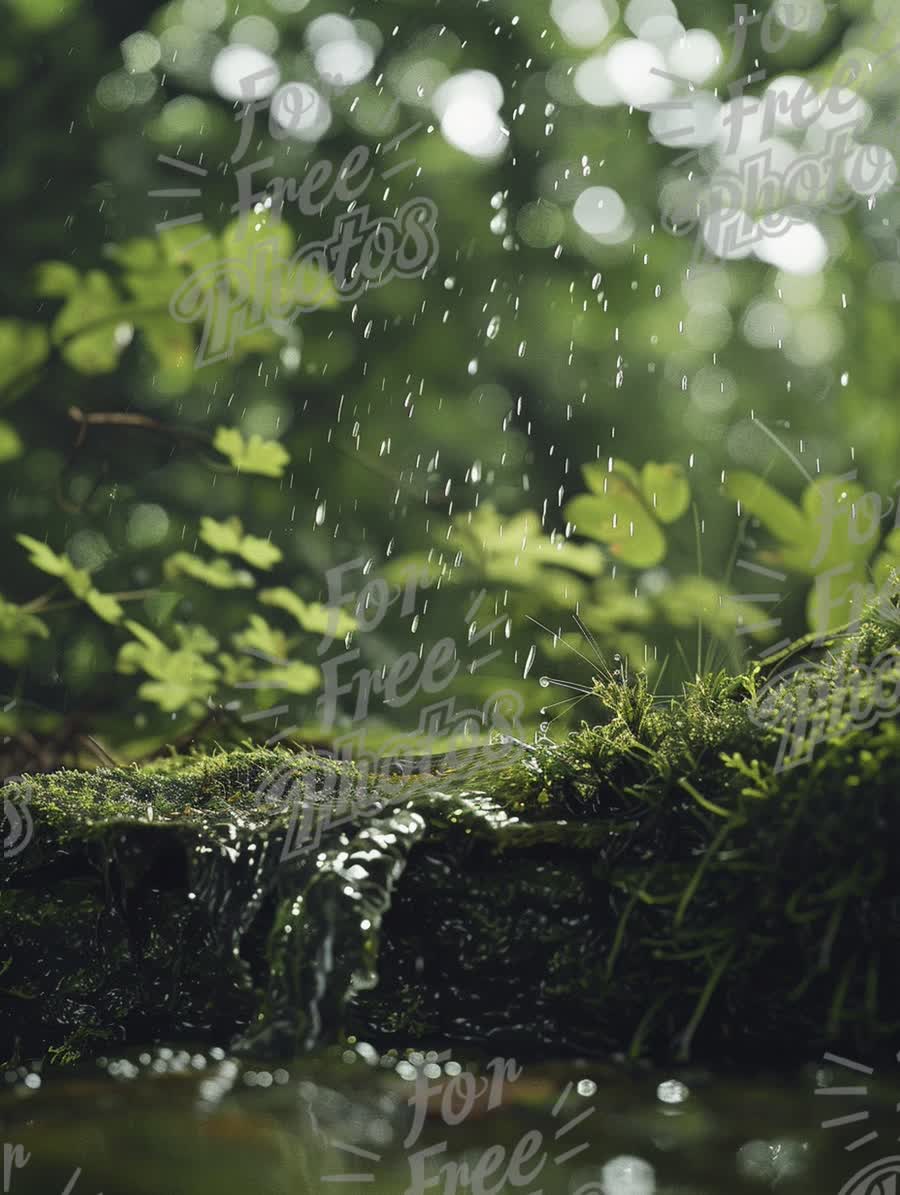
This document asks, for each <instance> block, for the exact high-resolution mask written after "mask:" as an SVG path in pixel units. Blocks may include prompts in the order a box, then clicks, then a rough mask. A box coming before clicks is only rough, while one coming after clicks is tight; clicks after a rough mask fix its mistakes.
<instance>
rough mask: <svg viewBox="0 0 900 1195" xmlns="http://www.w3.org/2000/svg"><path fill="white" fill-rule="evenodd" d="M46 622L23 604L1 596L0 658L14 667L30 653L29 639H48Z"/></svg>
mask: <svg viewBox="0 0 900 1195" xmlns="http://www.w3.org/2000/svg"><path fill="white" fill-rule="evenodd" d="M49 634H50V632H49V630H48V629H47V625H46V623H44V622H42V621H41V619H40V618H38V617H36V615H34V614H29V613H28V612H27V611H26V610H23V609H22V607H21V606H17V605H15V603H13V602H8V601H7V600H6V599H5V598H4V597H0V660H2V661H3V662H4V663H5V664H11V665H12V666H13V667H14V668H15V667H18V665H19V664H21V663H23V662H24V660H25V659H26V658H27V655H28V642H27V641H28V639H29V638H36V639H47V638H48V637H49Z"/></svg>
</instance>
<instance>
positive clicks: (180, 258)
mask: <svg viewBox="0 0 900 1195" xmlns="http://www.w3.org/2000/svg"><path fill="white" fill-rule="evenodd" d="M159 246H160V249H161V250H162V255H163V258H164V259H165V260H166V261H167V262H168V263H169V265H172V266H188V267H189V268H190V269H191V270H203V268H204V267H206V266H211V267H214V266H215V265H216V264H217V263H218V261H219V259H220V257H221V246H220V244H219V241H218V239H217V238H216V237H214V236H212V235H211V234H210V232H209V229H208V228H206V227H205V225H203V224H190V225H185V226H184V227H182V228H165V229H163V231H162V232H161V233H160V234H159ZM210 285H212V282H210Z"/></svg>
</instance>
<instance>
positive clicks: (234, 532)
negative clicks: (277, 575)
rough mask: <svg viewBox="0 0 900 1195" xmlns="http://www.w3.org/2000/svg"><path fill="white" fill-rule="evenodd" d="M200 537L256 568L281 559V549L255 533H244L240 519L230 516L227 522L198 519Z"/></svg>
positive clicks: (264, 566) (265, 567)
mask: <svg viewBox="0 0 900 1195" xmlns="http://www.w3.org/2000/svg"><path fill="white" fill-rule="evenodd" d="M200 538H201V539H202V540H203V542H204V543H207V544H209V546H210V547H211V548H215V550H216V551H217V552H228V553H230V554H231V555H235V556H241V557H243V559H244V560H246V561H247V563H248V564H252V565H254V567H256V568H262V569H269V568H271V567H272V565H273V564H277V563H278V561H279V560H281V549H280V548H276V547H275V545H274V544H272V543H269V541H268V540H266V539H259V538H257V537H256V536H255V535H244V528H243V525H242V524H241V521H240V519H236V518H232V519H229V520H228V522H227V523H218V522H216V520H215V519H211V518H208V517H204V518H203V519H201V521H200Z"/></svg>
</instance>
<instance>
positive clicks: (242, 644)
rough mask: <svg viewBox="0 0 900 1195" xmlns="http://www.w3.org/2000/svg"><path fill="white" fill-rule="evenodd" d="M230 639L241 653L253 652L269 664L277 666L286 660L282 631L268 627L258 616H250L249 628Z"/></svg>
mask: <svg viewBox="0 0 900 1195" xmlns="http://www.w3.org/2000/svg"><path fill="white" fill-rule="evenodd" d="M231 638H232V640H233V642H234V645H235V647H237V648H239V649H240V650H241V651H245V652H246V651H250V652H255V653H257V654H259V655H261V656H263V657H265V658H267V659H268V660H269V661H270V662H271V663H274V664H278V663H281V662H282V661H284V660H286V659H287V655H288V640H287V636H286V635H285V634H284V632H283V631H279V630H276V629H275V628H274V627H270V626H269V624H268V623H267V622H266V620H265V619H264V618H262V617H261V616H260V615H259V614H251V615H250V625H249V627H247V629H246V630H243V631H238V632H237V633H236V634H234V635H232V637H231Z"/></svg>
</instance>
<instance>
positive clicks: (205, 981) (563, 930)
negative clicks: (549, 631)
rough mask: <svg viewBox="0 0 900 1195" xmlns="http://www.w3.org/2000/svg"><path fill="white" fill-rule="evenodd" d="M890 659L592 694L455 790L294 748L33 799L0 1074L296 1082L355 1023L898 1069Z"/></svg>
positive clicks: (6, 974)
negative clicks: (150, 1053)
mask: <svg viewBox="0 0 900 1195" xmlns="http://www.w3.org/2000/svg"><path fill="white" fill-rule="evenodd" d="M898 642H900V633H898V624H897V622H896V621H895V620H894V619H893V618H891V617H885V615H884V613H883V612H881V613H879V612H876V611H870V612H869V614H868V615H867V618H866V620H865V621H864V623H863V625H862V626H861V627H860V628H859V630H858V631H856V633H854V634H853V635H848V636H843V637H840V636H839V637H836V638H835V639H834V641H832V642H830V643H828V644H824V645H821V644H820V645H815V650H812V651H811V652H809V651H808V652H806V653H805V654H804V651H802V650H801V649H800V648H798V649H797V650H796V651H795V652H794V653H793V655H792V656H787V655H786V656H785V658H784V659H783V660H781V661H779V667H780V668H781V669H782V670H785V669H787V671H784V672H783V674H782V679H781V680H779V681H777V683H774V682H773V680H772V677H771V676H770V675H769V672H770V671H771V670H768V671H767V670H766V669H763V668H760V667H757V668H755V669H754V670H753V671H752V672H751V673H750V674H748V675H747V676H745V677H739V678H734V677H726V676H724V675H717V676H707V677H703V678H700V679H698V680H697V681H696V682H695V684H694V685H692V686H690V687H689V688H688V689H687V690H686V691H685V693H684V694H683V696H682V697H681V698H680V699H679V700H678V701H674V702H670V703H661V702H659V701H657V700H655V699H654V698H653V696H652V694H650V693H649V692H648V691H647V689H646V687H645V686H644V684H643V682H642V681H641V680H640V678H638V679H637V680H635V681H629V682H623V683H617V682H613V681H610V682H609V683H607V684H605V685H602V686H598V692H597V697H598V702H599V704H598V712H599V711H600V710H601V709H602V710H603V711H604V718H605V721H604V722H603V724H602V725H600V726H592V725H587V724H586V725H584V726H583V727H582V729H581V730H580V731H579V732H577V733H575V734H573V735H571V736H570V737H569V738H568V739H567V740H566V741H565V742H563V743H560V744H551V743H549V742H543V743H539V744H538V745H537V747H536V749H535V750H533V751H529V752H528V753H527V754H524V755H523V756H522V758H520V759H519V760H517V761H515V762H512V763H508V764H507V765H506V766H504V767H503V768H490V767H486V768H485V769H484V775H483V777H482V778H481V779H478V780H477V783H476V779H477V778H473V773H472V771H471V769H469V770H468V771H467V772H466V774H465V785H464V786H463V785H462V784H461V783H460V782H458V781H457V779H456V778H455V775H454V772H453V771H452V770H451V771H441V770H436V771H434V772H433V773H432V774H429V775H428V776H425V777H422V776H420V777H418V778H417V779H416V780H414V781H411V780H409V778H407V777H404V776H402V775H399V776H397V777H396V778H394V779H393V780H391V781H388V782H386V781H384V780H382V781H381V782H380V785H379V787H378V789H377V790H376V789H375V787H374V786H373V784H372V782H371V781H370V780H367V778H366V777H365V776H363V775H361V774H360V773H358V772H357V773H355V774H354V769H353V767H352V766H351V765H348V764H345V763H340V762H337V761H334V760H330V759H327V758H324V757H322V756H318V755H314V754H312V753H300V754H292V753H291V752H289V751H287V750H285V749H279V750H262V749H247V750H243V751H236V752H228V753H219V754H211V755H208V756H194V757H188V758H186V759H184V758H173V759H171V760H167V761H164V762H160V763H158V764H154V765H152V766H149V767H141V768H137V767H135V768H126V769H110V770H100V771H96V772H90V773H88V772H70V771H61V772H56V773H53V774H50V775H43V776H34V777H30V778H27V779H26V780H24V781H22V782H21V783H20V784H19V786H18V787H16V786H11V787H10V788H9V789H8V790H7V791H8V795H9V796H10V797H11V798H13V799H21V800H25V799H27V800H28V803H29V808H30V812H31V814H32V817H33V821H34V838H33V841H32V842H31V843H30V844H29V846H28V848H27V849H26V850H24V851H22V852H21V853H19V854H18V855H16V856H15V857H13V858H4V859H3V860H2V862H0V867H2V871H3V887H2V891H0V905H2V909H0V912H2V918H3V926H4V934H3V939H4V944H3V948H2V950H0V1014H2V1024H3V1049H2V1051H0V1053H2V1054H3V1055H4V1057H6V1058H8V1059H12V1058H15V1057H16V1056H17V1054H22V1053H24V1054H26V1055H28V1056H34V1055H35V1054H39V1053H45V1052H47V1051H49V1050H56V1051H57V1052H58V1054H59V1056H60V1057H61V1058H68V1057H71V1056H72V1055H73V1054H74V1053H76V1052H77V1051H78V1050H79V1049H84V1050H89V1051H92V1052H95V1051H96V1050H97V1049H98V1048H100V1047H101V1045H102V1043H104V1042H107V1043H115V1044H116V1045H122V1044H125V1043H127V1042H131V1041H139V1040H140V1041H147V1040H151V1039H154V1038H157V1039H158V1038H169V1039H174V1038H179V1037H182V1038H186V1039H187V1038H190V1039H193V1040H199V1039H202V1040H215V1041H216V1042H219V1043H221V1044H225V1045H228V1044H232V1045H237V1046H243V1047H244V1048H245V1049H247V1050H251V1051H254V1052H257V1053H261V1052H268V1053H270V1054H274V1055H279V1056H286V1055H289V1054H291V1053H295V1052H298V1051H303V1050H306V1049H309V1048H312V1047H313V1046H315V1045H317V1044H319V1043H321V1042H322V1041H326V1040H331V1039H333V1038H335V1037H337V1036H339V1035H340V1033H341V1032H342V1030H344V1029H345V1028H347V1027H351V1028H353V1029H354V1030H356V1031H365V1032H366V1033H369V1034H376V1035H380V1037H381V1038H382V1039H391V1038H394V1037H396V1038H403V1039H406V1040H408V1039H409V1037H411V1036H415V1037H417V1038H419V1039H422V1038H423V1037H430V1038H434V1039H444V1040H448V1041H453V1040H471V1041H487V1042H490V1043H492V1044H497V1043H500V1042H508V1043H509V1044H510V1047H515V1048H516V1049H519V1050H520V1051H521V1050H522V1049H526V1048H527V1047H529V1046H531V1047H533V1048H538V1047H541V1048H546V1049H554V1050H557V1051H560V1050H564V1049H572V1050H579V1051H586V1052H593V1053H605V1052H610V1051H612V1052H621V1053H625V1054H630V1055H632V1056H641V1055H647V1054H649V1055H653V1056H656V1057H657V1058H660V1059H661V1058H664V1057H672V1056H675V1057H686V1056H688V1055H692V1056H695V1057H697V1056H700V1057H703V1056H715V1057H717V1058H721V1057H723V1056H725V1055H728V1056H733V1057H735V1058H738V1057H753V1056H755V1055H756V1056H758V1054H759V1052H760V1050H762V1051H764V1052H765V1053H766V1055H767V1057H768V1061H770V1062H771V1061H773V1060H774V1059H775V1058H778V1057H780V1056H786V1055H790V1056H792V1057H793V1056H797V1055H800V1056H807V1057H809V1056H814V1055H815V1054H816V1053H817V1052H819V1051H820V1050H821V1049H822V1048H823V1046H824V1045H825V1044H826V1043H832V1044H837V1043H843V1044H844V1045H846V1046H847V1047H848V1048H849V1047H851V1046H852V1048H855V1049H858V1050H862V1049H868V1050H870V1051H872V1050H878V1049H882V1050H884V1051H887V1050H889V1049H890V1050H892V1051H893V1050H895V1049H896V1039H897V1036H898V1034H900V1014H898V1012H897V1010H898V1009H900V975H898V968H897V965H896V959H897V957H898V947H900V917H898V914H900V903H898V902H900V898H898V895H897V885H896V878H895V877H896V858H897V854H898V847H900V802H898V799H897V798H898V793H900V727H898V722H897V717H896V709H897V705H898V694H900V663H898V660H900V652H898ZM801 647H805V648H809V647H810V645H808V644H807V645H801ZM798 664H800V665H802V666H801V667H799V668H798ZM875 664H877V667H874V665H875ZM791 669H793V671H791ZM823 700H824V701H825V706H824V707H823V706H822V701H823ZM892 702H893V705H892V704H891V703H892ZM820 740H821V741H820ZM786 742H787V743H788V746H789V748H790V750H789V751H788V753H787V755H786V754H785V744H786ZM792 764H793V765H795V766H789V765H792ZM273 778H277V782H276V780H275V779H273ZM341 784H344V785H345V789H344V792H345V793H346V791H354V792H357V793H358V794H365V793H367V794H368V795H367V807H366V809H365V811H364V812H363V811H361V810H359V809H358V810H357V812H356V813H355V814H354V816H352V817H350V818H349V819H345V820H344V821H343V822H341V823H340V824H336V825H335V824H333V825H331V827H330V828H328V827H326V830H325V832H324V833H323V834H322V836H321V840H320V841H319V842H318V843H317V845H316V847H315V849H314V850H305V851H297V850H295V849H293V847H294V846H295V845H296V844H295V841H294V837H293V836H294V835H295V833H296V818H293V817H292V811H294V810H295V809H296V804H297V798H298V793H302V794H303V799H304V801H305V802H307V804H309V803H312V804H314V805H315V804H318V805H319V806H320V807H321V808H322V809H332V806H333V805H334V803H335V801H336V800H337V799H338V798H337V796H336V793H337V791H338V788H339V786H340V785H341ZM388 798H390V800H388ZM345 812H346V811H345Z"/></svg>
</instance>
